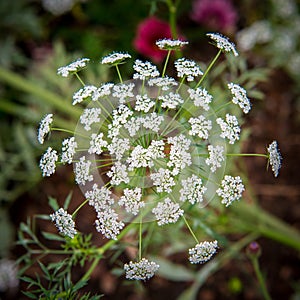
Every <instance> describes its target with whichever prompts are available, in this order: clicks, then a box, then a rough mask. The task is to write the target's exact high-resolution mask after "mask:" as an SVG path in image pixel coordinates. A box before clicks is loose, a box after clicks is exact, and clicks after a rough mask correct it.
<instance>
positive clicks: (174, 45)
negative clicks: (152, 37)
mask: <svg viewBox="0 0 300 300" xmlns="http://www.w3.org/2000/svg"><path fill="white" fill-rule="evenodd" d="M188 43H189V42H187V41H181V40H172V39H161V40H158V41H156V46H157V47H158V48H159V49H161V50H180V49H181V48H182V47H183V46H184V45H187V44H188Z"/></svg>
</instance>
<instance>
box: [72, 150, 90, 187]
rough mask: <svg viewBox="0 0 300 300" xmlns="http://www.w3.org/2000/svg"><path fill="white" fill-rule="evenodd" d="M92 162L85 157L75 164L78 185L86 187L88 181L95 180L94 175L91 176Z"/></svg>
mask: <svg viewBox="0 0 300 300" xmlns="http://www.w3.org/2000/svg"><path fill="white" fill-rule="evenodd" d="M91 164H92V163H91V161H89V160H86V158H85V156H82V157H80V159H79V161H78V162H76V163H75V167H74V174H75V181H76V183H77V184H82V185H85V183H86V182H87V181H92V180H93V175H92V174H90V167H91Z"/></svg>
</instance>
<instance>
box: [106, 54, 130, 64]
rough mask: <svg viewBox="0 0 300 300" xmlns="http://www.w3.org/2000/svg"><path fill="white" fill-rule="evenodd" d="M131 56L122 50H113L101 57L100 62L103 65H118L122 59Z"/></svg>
mask: <svg viewBox="0 0 300 300" xmlns="http://www.w3.org/2000/svg"><path fill="white" fill-rule="evenodd" d="M128 58H131V55H130V54H128V53H122V52H113V53H110V54H108V55H107V56H105V57H103V58H102V60H101V64H103V65H118V64H121V63H123V62H124V60H126V59H128Z"/></svg>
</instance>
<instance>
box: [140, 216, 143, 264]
mask: <svg viewBox="0 0 300 300" xmlns="http://www.w3.org/2000/svg"><path fill="white" fill-rule="evenodd" d="M142 218H143V217H142V214H141V219H140V224H139V260H141V259H142Z"/></svg>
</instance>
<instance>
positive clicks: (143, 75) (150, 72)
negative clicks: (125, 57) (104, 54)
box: [133, 59, 159, 80]
mask: <svg viewBox="0 0 300 300" xmlns="http://www.w3.org/2000/svg"><path fill="white" fill-rule="evenodd" d="M133 69H134V70H135V71H136V73H134V74H133V79H141V80H145V79H148V78H153V77H158V76H159V71H158V70H157V67H156V66H155V65H153V64H152V63H150V62H149V61H146V62H142V61H141V60H139V59H137V60H136V61H135V62H134V65H133Z"/></svg>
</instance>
